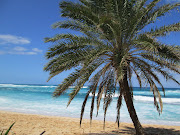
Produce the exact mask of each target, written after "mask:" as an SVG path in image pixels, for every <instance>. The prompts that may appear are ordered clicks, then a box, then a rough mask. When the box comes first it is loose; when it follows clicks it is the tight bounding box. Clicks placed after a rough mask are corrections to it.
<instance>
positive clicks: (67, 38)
mask: <svg viewBox="0 0 180 135" xmlns="http://www.w3.org/2000/svg"><path fill="white" fill-rule="evenodd" d="M160 1H161V0H153V1H151V2H149V1H148V0H136V1H135V0H79V2H77V3H74V2H66V1H63V2H61V3H60V8H61V9H62V10H61V13H62V14H61V16H62V17H66V18H67V19H66V20H65V21H60V22H57V23H55V24H54V25H53V28H60V29H71V30H75V31H79V32H80V33H81V34H79V35H75V34H57V35H55V36H54V37H52V38H45V42H53V43H54V45H53V47H51V48H50V49H49V50H48V52H47V53H46V58H47V59H49V62H48V63H47V65H46V66H45V68H44V70H45V71H49V72H50V77H49V79H51V78H52V77H54V76H56V75H58V74H60V73H61V72H63V71H65V70H69V69H72V68H75V71H74V72H73V73H71V74H70V75H69V76H68V77H67V78H65V79H64V81H63V82H62V83H61V84H60V85H59V86H58V87H57V88H56V90H55V92H54V96H55V97H58V96H60V95H62V94H63V93H64V92H66V90H67V89H68V87H69V86H71V85H74V84H75V85H76V86H75V88H74V89H73V91H72V92H71V93H70V95H69V102H68V105H69V104H70V103H71V101H72V100H73V98H74V97H75V96H76V95H77V93H78V92H79V90H80V89H81V88H82V87H83V85H84V84H85V83H86V82H87V81H89V84H90V87H89V91H88V92H87V95H86V97H85V99H84V102H83V104H82V109H81V117H80V124H81V121H82V117H83V113H84V108H85V105H86V102H87V99H88V96H89V94H90V93H92V95H93V96H92V102H91V111H90V119H91V120H92V116H93V109H94V103H95V97H96V96H95V93H98V95H97V98H96V101H97V114H98V110H99V106H100V101H101V99H102V95H104V98H103V100H104V102H103V103H104V104H103V106H104V121H105V117H106V111H107V108H108V106H109V105H110V103H111V101H112V97H113V95H114V93H115V92H116V91H119V98H118V100H117V123H118V125H119V119H120V107H121V102H122V97H124V99H125V102H126V105H127V108H128V111H129V113H130V116H131V118H132V120H133V123H134V125H135V128H136V133H137V134H143V130H142V127H141V125H140V123H139V120H138V118H137V115H136V112H135V109H134V106H133V100H132V98H133V88H132V83H131V78H132V74H135V75H136V77H137V80H138V82H139V85H140V87H141V86H142V84H143V83H146V84H149V85H150V89H151V91H152V92H153V94H154V104H155V106H156V108H157V110H158V112H159V113H161V112H162V109H163V105H162V101H161V95H160V93H159V89H158V87H157V84H158V85H160V86H161V87H162V90H163V91H164V87H163V85H162V83H161V81H160V79H159V77H158V75H157V73H158V74H161V75H163V76H164V77H165V78H166V79H167V80H169V79H170V80H173V81H175V82H176V83H178V84H180V83H179V82H178V81H177V80H176V79H175V78H174V77H173V76H171V74H169V72H168V71H173V72H175V73H177V74H180V71H179V62H180V47H179V46H175V45H174V46H172V45H166V44H163V43H161V42H160V41H158V40H157V39H156V38H157V37H162V36H166V35H167V34H168V33H169V32H173V31H180V22H178V23H174V24H171V25H168V26H162V27H158V28H151V29H150V30H147V29H144V28H145V26H147V25H148V24H151V23H155V22H156V20H157V18H160V17H161V16H164V15H166V13H167V12H169V11H170V10H173V9H175V8H177V7H179V6H180V3H175V4H164V5H161V6H157V3H159V2H160ZM97 86H99V87H98V89H97ZM117 86H120V87H119V88H117ZM157 99H158V100H159V101H157Z"/></svg>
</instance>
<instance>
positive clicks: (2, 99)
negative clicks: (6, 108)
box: [0, 97, 8, 103]
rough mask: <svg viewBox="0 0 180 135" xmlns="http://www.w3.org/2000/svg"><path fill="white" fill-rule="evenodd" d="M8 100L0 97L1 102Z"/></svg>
mask: <svg viewBox="0 0 180 135" xmlns="http://www.w3.org/2000/svg"><path fill="white" fill-rule="evenodd" d="M7 101H8V100H7V99H5V98H3V97H0V102H1V103H2V102H7Z"/></svg>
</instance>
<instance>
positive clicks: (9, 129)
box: [0, 122, 15, 135]
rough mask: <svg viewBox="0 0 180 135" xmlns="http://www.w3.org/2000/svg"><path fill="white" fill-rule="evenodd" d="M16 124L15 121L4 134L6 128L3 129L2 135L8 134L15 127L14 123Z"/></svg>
mask: <svg viewBox="0 0 180 135" xmlns="http://www.w3.org/2000/svg"><path fill="white" fill-rule="evenodd" d="M14 124H15V122H14V123H13V124H12V125H11V126H10V127H9V129H8V130H7V131H6V132H5V133H4V134H3V132H4V130H3V131H1V133H0V135H8V133H9V131H10V130H11V128H12V127H13V125H14Z"/></svg>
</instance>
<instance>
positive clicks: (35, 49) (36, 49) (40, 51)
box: [32, 48, 42, 53]
mask: <svg viewBox="0 0 180 135" xmlns="http://www.w3.org/2000/svg"><path fill="white" fill-rule="evenodd" d="M32 50H33V51H34V52H39V53H42V50H40V49H38V48H33V49H32Z"/></svg>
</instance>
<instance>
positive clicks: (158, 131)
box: [84, 127, 180, 135]
mask: <svg viewBox="0 0 180 135" xmlns="http://www.w3.org/2000/svg"><path fill="white" fill-rule="evenodd" d="M144 131H145V135H180V130H175V129H173V128H171V129H166V128H155V127H145V128H144ZM135 133H136V132H135V129H134V128H131V127H125V128H123V129H117V130H112V131H108V132H106V131H104V132H102V133H87V134H84V135H117V134H120V135H123V134H126V135H135Z"/></svg>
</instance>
